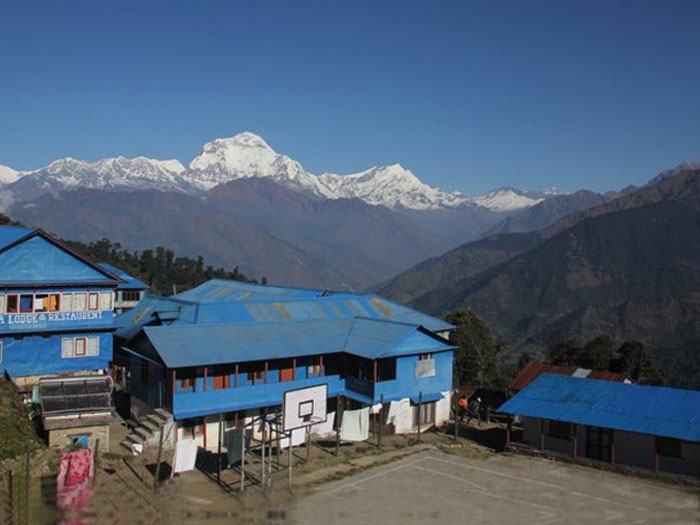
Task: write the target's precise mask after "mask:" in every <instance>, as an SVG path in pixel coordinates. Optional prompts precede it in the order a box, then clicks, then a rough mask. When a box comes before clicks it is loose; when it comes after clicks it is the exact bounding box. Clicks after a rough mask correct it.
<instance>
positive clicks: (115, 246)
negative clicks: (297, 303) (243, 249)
mask: <svg viewBox="0 0 700 525" xmlns="http://www.w3.org/2000/svg"><path fill="white" fill-rule="evenodd" d="M0 225H11V226H22V223H20V222H18V221H14V220H12V219H10V218H9V217H7V216H6V215H3V214H0ZM63 242H65V243H66V244H67V245H68V246H70V247H71V248H73V249H75V250H76V251H78V252H80V253H81V254H83V255H84V256H86V257H87V258H88V259H90V260H91V261H94V262H106V263H109V264H111V265H113V266H115V267H117V268H119V269H121V270H124V271H125V272H127V273H128V274H129V275H132V276H134V277H136V278H137V279H140V280H142V281H143V282H144V283H146V284H148V285H149V286H150V288H151V291H152V292H153V293H156V294H161V295H170V294H172V293H173V292H175V291H178V292H182V291H184V290H187V289H189V288H193V287H195V286H197V285H199V284H202V283H203V282H205V281H208V280H209V279H216V278H218V279H235V280H238V281H248V280H249V279H248V278H247V277H246V276H245V275H243V274H242V273H240V272H239V271H238V268H235V267H234V268H232V269H231V270H227V269H225V268H222V267H219V268H215V267H213V266H211V265H205V264H204V258H203V257H202V256H201V255H200V256H199V257H198V258H197V259H192V258H190V257H181V256H176V255H175V254H174V253H173V252H172V251H171V250H166V249H165V248H163V247H162V246H158V247H157V248H155V250H150V249H149V250H143V251H141V252H136V251H134V252H130V251H128V250H125V249H123V248H122V247H121V245H120V244H119V243H114V242H111V241H110V240H108V239H102V240H99V241H96V242H91V243H81V242H77V241H72V240H67V239H64V240H63ZM264 282H265V278H263V283H264Z"/></svg>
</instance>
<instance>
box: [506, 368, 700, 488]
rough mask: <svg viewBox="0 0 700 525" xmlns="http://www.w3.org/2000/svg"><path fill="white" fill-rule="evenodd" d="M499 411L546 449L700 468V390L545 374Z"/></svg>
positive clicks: (675, 469) (694, 471) (677, 470)
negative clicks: (515, 419)
mask: <svg viewBox="0 0 700 525" xmlns="http://www.w3.org/2000/svg"><path fill="white" fill-rule="evenodd" d="M499 412H501V413H505V414H510V415H513V416H519V417H520V418H522V420H523V441H524V442H525V444H527V445H529V446H532V447H535V448H538V449H540V450H547V451H552V452H556V453H560V454H567V455H571V456H573V457H585V458H591V459H595V460H600V461H605V462H609V463H613V464H623V465H630V466H634V467H641V468H646V469H651V470H654V471H656V472H668V473H674V474H682V475H686V476H693V477H698V476H700V392H698V391H695V390H681V389H677V388H667V387H658V386H646V385H634V384H626V383H619V382H614V381H603V380H598V379H584V378H578V377H571V376H564V375H560V374H544V375H541V376H540V377H538V378H537V379H536V380H535V381H533V382H532V383H530V384H529V385H528V386H527V387H525V388H524V389H523V390H522V391H520V392H519V393H517V394H516V395H514V396H513V397H512V398H510V399H509V400H508V401H507V402H506V403H504V404H503V405H502V406H501V407H500V409H499Z"/></svg>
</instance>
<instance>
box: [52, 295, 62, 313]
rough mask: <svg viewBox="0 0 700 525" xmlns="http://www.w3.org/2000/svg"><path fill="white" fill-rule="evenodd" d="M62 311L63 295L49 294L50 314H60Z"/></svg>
mask: <svg viewBox="0 0 700 525" xmlns="http://www.w3.org/2000/svg"><path fill="white" fill-rule="evenodd" d="M60 309H61V294H60V293H52V294H49V312H58V311H59V310H60Z"/></svg>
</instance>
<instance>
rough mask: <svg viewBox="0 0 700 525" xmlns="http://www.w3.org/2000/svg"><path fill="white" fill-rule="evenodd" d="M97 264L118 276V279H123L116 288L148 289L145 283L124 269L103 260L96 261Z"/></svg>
mask: <svg viewBox="0 0 700 525" xmlns="http://www.w3.org/2000/svg"><path fill="white" fill-rule="evenodd" d="M97 265H98V266H99V267H100V268H102V269H103V270H107V271H108V272H109V273H111V274H113V275H116V276H117V277H119V279H121V280H122V281H124V282H122V283H121V284H120V285H119V286H117V290H148V285H147V284H145V283H144V282H143V281H139V280H138V279H137V278H136V277H132V276H131V275H129V274H128V273H126V272H125V271H124V270H120V269H119V268H117V267H115V266H112V265H111V264H108V263H104V262H102V263H97Z"/></svg>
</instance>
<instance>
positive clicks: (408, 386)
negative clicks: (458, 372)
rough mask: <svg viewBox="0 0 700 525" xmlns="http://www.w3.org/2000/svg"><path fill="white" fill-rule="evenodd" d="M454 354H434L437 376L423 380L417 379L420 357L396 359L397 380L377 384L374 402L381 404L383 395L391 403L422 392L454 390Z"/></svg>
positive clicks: (424, 393)
mask: <svg viewBox="0 0 700 525" xmlns="http://www.w3.org/2000/svg"><path fill="white" fill-rule="evenodd" d="M452 354H453V352H439V353H436V354H433V359H435V375H434V376H433V377H422V378H416V377H415V366H416V363H417V362H418V357H419V356H417V355H409V356H403V357H398V358H397V359H396V379H394V380H391V381H379V382H378V383H376V384H375V387H374V401H375V402H379V399H380V397H379V396H380V395H381V394H384V400H385V401H391V400H393V399H403V398H406V397H411V396H417V395H418V394H419V393H420V392H422V393H423V395H427V394H438V393H440V392H444V391H446V390H450V389H451V388H452Z"/></svg>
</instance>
